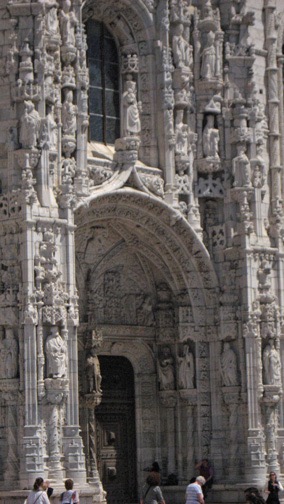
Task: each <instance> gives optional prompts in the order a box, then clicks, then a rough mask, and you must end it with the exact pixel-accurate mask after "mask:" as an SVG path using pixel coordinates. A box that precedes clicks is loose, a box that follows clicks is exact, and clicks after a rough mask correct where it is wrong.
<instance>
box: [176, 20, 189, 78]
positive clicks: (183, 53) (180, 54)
mask: <svg viewBox="0 0 284 504" xmlns="http://www.w3.org/2000/svg"><path fill="white" fill-rule="evenodd" d="M185 35H186V32H185V31H184V27H183V25H182V24H181V23H180V24H178V25H177V27H176V28H175V34H174V36H173V40H172V48H173V59H174V64H175V67H176V68H185V67H189V66H190V63H191V48H190V44H189V42H188V41H187V40H186V38H185Z"/></svg>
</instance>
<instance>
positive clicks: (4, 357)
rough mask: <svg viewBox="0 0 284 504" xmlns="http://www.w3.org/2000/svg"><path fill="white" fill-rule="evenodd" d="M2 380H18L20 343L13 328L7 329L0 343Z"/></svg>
mask: <svg viewBox="0 0 284 504" xmlns="http://www.w3.org/2000/svg"><path fill="white" fill-rule="evenodd" d="M0 362H1V378H8V379H11V378H16V377H17V375H18V343H17V340H16V339H15V337H14V331H13V329H11V328H8V329H6V334H5V338H4V339H2V340H1V341H0Z"/></svg>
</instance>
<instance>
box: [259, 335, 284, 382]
mask: <svg viewBox="0 0 284 504" xmlns="http://www.w3.org/2000/svg"><path fill="white" fill-rule="evenodd" d="M263 370H264V384H265V385H280V384H281V362H280V356H279V352H278V350H276V348H275V346H274V340H273V338H270V339H269V341H268V345H267V346H266V347H265V349H264V350H263Z"/></svg>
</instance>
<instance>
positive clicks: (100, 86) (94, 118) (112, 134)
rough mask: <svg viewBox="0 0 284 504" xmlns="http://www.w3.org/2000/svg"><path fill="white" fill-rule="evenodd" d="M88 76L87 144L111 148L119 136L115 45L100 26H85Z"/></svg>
mask: <svg viewBox="0 0 284 504" xmlns="http://www.w3.org/2000/svg"><path fill="white" fill-rule="evenodd" d="M87 44H88V53H87V59H88V66H89V75H90V87H89V114H90V128H89V132H90V133H89V136H90V140H93V141H96V142H103V143H105V144H114V142H115V139H116V138H118V137H119V136H120V118H119V115H120V114H119V60H118V51H117V47H116V43H115V40H114V38H113V37H112V35H111V34H110V32H109V31H108V30H107V29H106V27H105V26H104V24H103V23H100V22H99V21H95V20H93V19H90V20H89V21H88V22H87Z"/></svg>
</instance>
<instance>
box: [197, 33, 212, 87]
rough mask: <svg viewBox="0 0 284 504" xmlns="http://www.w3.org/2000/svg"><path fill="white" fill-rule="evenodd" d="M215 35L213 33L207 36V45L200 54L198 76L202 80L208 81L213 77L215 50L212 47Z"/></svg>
mask: <svg viewBox="0 0 284 504" xmlns="http://www.w3.org/2000/svg"><path fill="white" fill-rule="evenodd" d="M214 41H215V35H214V33H213V32H211V31H210V32H209V33H208V34H207V43H206V45H205V47H204V49H203V51H202V53H201V69H200V75H201V77H202V79H205V80H208V79H212V78H214V77H215V68H216V49H215V45H214Z"/></svg>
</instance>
